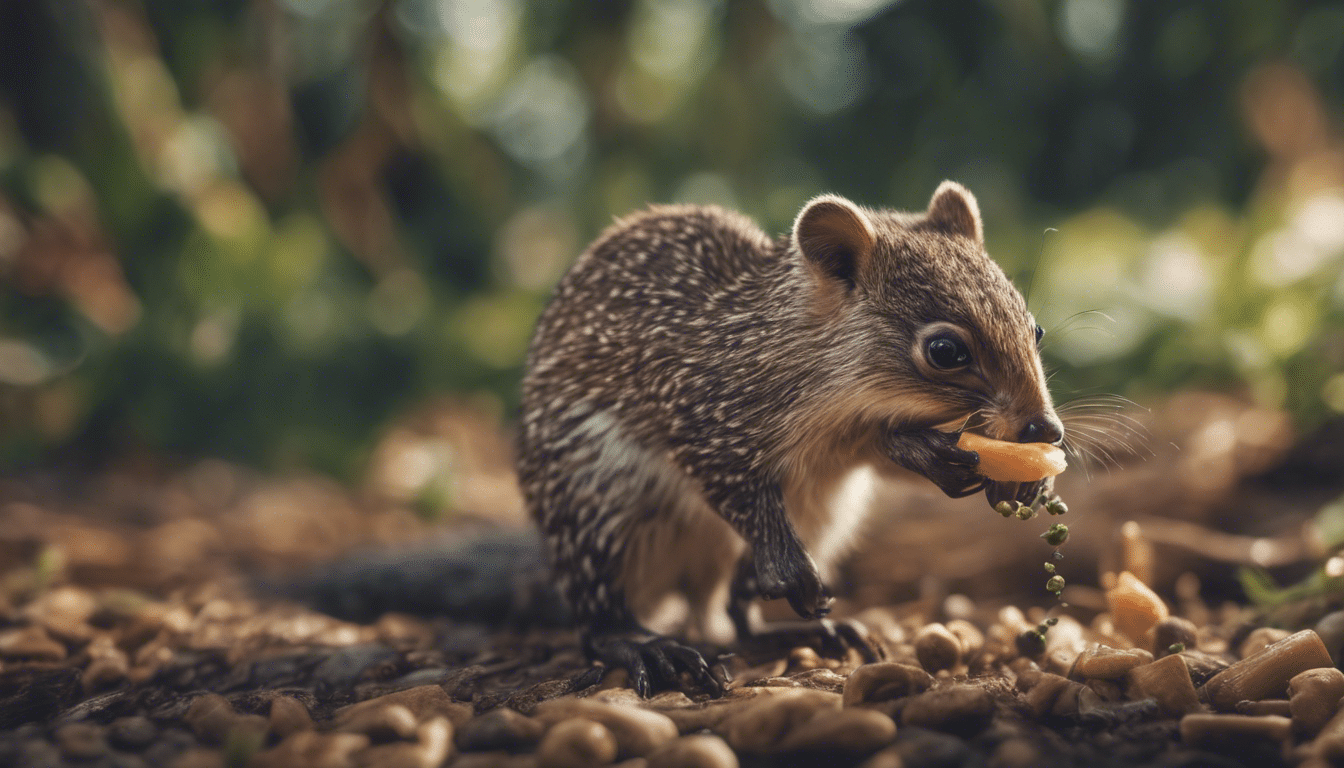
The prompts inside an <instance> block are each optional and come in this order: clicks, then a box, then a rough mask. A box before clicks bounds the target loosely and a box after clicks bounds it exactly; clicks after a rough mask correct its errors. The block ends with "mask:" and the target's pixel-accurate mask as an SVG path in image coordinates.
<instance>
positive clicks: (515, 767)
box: [249, 752, 540, 768]
mask: <svg viewBox="0 0 1344 768" xmlns="http://www.w3.org/2000/svg"><path fill="white" fill-rule="evenodd" d="M539 766H540V763H539V762H538V761H537V756H536V755H532V754H528V755H511V754H509V753H508V752H474V753H472V754H469V755H458V756H457V759H455V760H453V763H452V768H539ZM249 768H250V767H249Z"/></svg>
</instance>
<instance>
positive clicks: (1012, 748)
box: [989, 738, 1043, 768]
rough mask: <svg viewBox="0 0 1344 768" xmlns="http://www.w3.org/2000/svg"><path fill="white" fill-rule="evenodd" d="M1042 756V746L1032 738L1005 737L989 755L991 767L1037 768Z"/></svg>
mask: <svg viewBox="0 0 1344 768" xmlns="http://www.w3.org/2000/svg"><path fill="white" fill-rule="evenodd" d="M1041 758H1042V755H1041V750H1040V748H1039V747H1037V746H1036V745H1035V744H1034V743H1032V741H1031V740H1030V739H1024V738H1012V739H1005V740H1004V741H1003V743H1001V744H999V746H998V747H996V748H995V749H994V754H992V755H990V756H989V768H1036V766H1038V765H1041V764H1042V762H1043V760H1042V759H1041Z"/></svg>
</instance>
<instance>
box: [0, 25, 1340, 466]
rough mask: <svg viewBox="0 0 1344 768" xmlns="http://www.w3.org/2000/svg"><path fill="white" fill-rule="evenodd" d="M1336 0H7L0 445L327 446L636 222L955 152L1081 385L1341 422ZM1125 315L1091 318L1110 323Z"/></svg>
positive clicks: (1, 81) (1064, 395)
mask: <svg viewBox="0 0 1344 768" xmlns="http://www.w3.org/2000/svg"><path fill="white" fill-rule="evenodd" d="M1341 96H1344V3H1340V2H1289V1H1285V2H1260V1H1258V0H1226V1H1224V2H1205V1H1203V0H1171V1H1169V2H1160V3H1159V2H1141V1H1138V0H1050V1H1049V2H1046V1H1037V0H954V1H945V0H904V1H903V2H893V1H892V0H742V1H741V2H728V1H727V0H719V1H717V2H715V1H713V0H590V1H586V2H584V1H579V0H548V1H547V2H523V0H208V1H207V0H144V1H143V2H132V1H131V0H88V2H74V1H73V0H28V1H26V2H10V3H0V448H2V449H3V456H4V458H5V459H6V460H7V462H23V461H31V460H34V459H39V458H41V457H43V456H46V455H48V453H49V452H50V451H51V450H52V449H60V448H64V447H72V448H75V449H78V450H81V451H87V452H90V453H93V454H100V453H105V452H107V451H109V450H116V449H120V448H123V447H125V446H127V445H133V446H136V445H138V446H145V447H148V448H151V449H154V450H169V451H174V452H177V451H181V452H190V453H210V454H217V455H225V456H231V457H235V458H242V459H246V460H249V461H253V462H259V463H270V464H274V463H277V462H278V463H281V464H285V463H292V462H301V463H305V464H311V465H316V466H318V467H321V468H325V469H328V470H331V471H335V472H338V473H345V472H348V471H350V470H351V469H353V468H354V467H356V466H357V465H358V462H359V460H360V458H361V457H362V456H363V455H364V454H363V451H364V450H365V449H366V447H367V446H368V444H369V441H370V440H371V438H372V436H373V435H374V434H375V432H376V430H377V429H378V427H379V426H380V425H382V424H385V423H386V422H387V420H388V419H390V418H393V417H395V416H396V415H397V414H399V413H403V412H405V410H406V409H407V408H409V407H411V406H412V405H413V404H414V403H416V402H418V401H420V400H422V399H423V398H424V397H426V396H427V395H429V394H430V393H434V392H443V391H449V392H472V393H480V392H487V393H493V397H494V398H495V401H496V402H497V403H498V404H499V409H500V412H501V413H502V414H506V415H507V414H508V413H509V412H510V411H509V409H510V407H511V404H512V402H513V400H514V398H515V389H516V382H517V379H518V375H519V370H520V365H521V360H522V356H523V353H524V350H525V346H526V342H527V338H528V334H529V332H530V328H531V324H532V321H533V319H534V318H535V316H536V313H537V312H538V311H539V309H540V307H541V305H542V303H543V302H544V300H545V296H546V292H547V290H548V288H549V286H550V285H551V284H552V283H553V282H554V281H555V279H556V278H557V277H558V275H559V274H560V272H561V271H562V270H563V268H564V266H565V265H566V264H567V263H568V262H569V260H570V259H572V258H573V257H574V256H575V255H576V254H577V252H578V251H579V250H580V249H581V248H582V246H583V244H584V243H585V242H586V241H587V240H589V239H590V238H591V237H592V236H594V235H595V234H596V233H597V232H598V231H599V230H600V229H601V228H602V227H603V226H604V225H605V224H606V223H607V222H609V221H610V220H611V217H612V216H614V215H619V214H622V213H625V212H628V211H630V210H632V209H634V208H638V207H641V206H643V205H645V204H646V203H647V202H651V201H668V200H690V201H704V202H720V203H724V204H727V205H731V206H734V207H737V208H740V209H742V210H745V211H747V212H749V213H751V214H752V215H754V216H756V217H757V218H758V220H760V221H761V222H762V224H763V225H764V226H766V227H767V228H768V229H771V230H774V231H782V230H783V229H784V228H786V227H787V226H788V224H789V222H790V221H791V220H792V217H793V216H794V214H795V212H796V210H797V209H798V207H799V205H800V204H801V203H802V202H803V201H804V200H806V199H807V198H808V197H810V196H811V195H813V194H816V193H818V192H821V191H827V190H829V191H836V192H839V193H842V194H845V195H848V196H851V197H853V198H855V199H857V200H860V201H862V202H865V203H868V204H872V205H891V206H895V207H903V208H920V207H922V206H923V205H924V204H925V202H926V200H927V197H928V195H929V194H930V193H931V192H932V190H933V189H934V187H935V186H936V185H937V183H938V182H939V181H940V180H942V179H944V178H955V179H958V180H961V181H962V182H964V183H965V184H967V185H968V186H969V187H970V188H971V189H972V190H973V191H974V192H975V193H976V194H977V196H978V197H979V199H980V203H981V206H982V209H983V212H984V215H985V218H986V230H987V233H988V236H989V246H990V250H991V252H992V253H993V254H994V255H995V256H996V258H998V259H999V261H1000V263H1002V264H1003V265H1004V267H1005V269H1007V271H1008V272H1009V273H1010V274H1011V275H1014V276H1015V277H1016V278H1017V279H1018V280H1019V284H1020V285H1021V286H1022V287H1023V289H1024V290H1028V291H1029V292H1030V293H1029V299H1030V303H1031V306H1032V308H1033V310H1034V311H1035V312H1036V314H1037V315H1038V317H1039V318H1040V320H1041V322H1042V325H1044V326H1045V327H1046V328H1047V331H1048V332H1049V335H1048V337H1047V339H1048V341H1049V345H1048V346H1047V354H1048V356H1049V358H1050V363H1051V364H1052V365H1053V366H1055V367H1057V368H1058V369H1059V373H1058V374H1057V375H1056V377H1055V379H1054V383H1055V387H1056V391H1057V394H1058V396H1059V399H1061V400H1068V399H1069V398H1070V397H1073V396H1075V395H1077V394H1080V393H1090V392H1101V391H1105V392H1114V393H1120V394H1125V395H1128V396H1131V397H1135V398H1136V399H1143V398H1145V397H1149V396H1152V395H1153V394H1155V393H1160V392H1163V391H1167V390H1170V389H1172V388H1176V387H1181V386H1192V385H1199V386H1218V387H1223V388H1231V389H1241V390H1244V391H1246V392H1248V393H1249V394H1250V395H1251V396H1253V397H1254V398H1256V399H1257V400H1259V401H1260V402H1262V403H1263V404H1265V405H1267V406H1271V407H1286V408H1288V409H1289V410H1290V411H1291V412H1292V413H1293V414H1294V415H1295V416H1296V417H1297V418H1298V419H1299V420H1300V421H1301V422H1302V423H1304V424H1311V423H1314V422H1316V421H1318V420H1320V419H1322V418H1325V417H1327V416H1329V415H1330V414H1337V413H1341V412H1344V375H1341V374H1340V371H1341V370H1344V280H1341V278H1340V273H1341V269H1340V266H1341V260H1342V259H1344V145H1342V144H1341V143H1340V136H1339V134H1340V131H1339V128H1340V117H1341V115H1340V113H1339V104H1341V103H1344V102H1342V101H1341ZM1099 313H1101V314H1099Z"/></svg>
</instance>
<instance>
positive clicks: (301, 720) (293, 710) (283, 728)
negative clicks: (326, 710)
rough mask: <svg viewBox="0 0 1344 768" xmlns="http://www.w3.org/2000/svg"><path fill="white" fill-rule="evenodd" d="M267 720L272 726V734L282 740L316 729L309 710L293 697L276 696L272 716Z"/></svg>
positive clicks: (272, 700) (273, 700) (272, 703)
mask: <svg viewBox="0 0 1344 768" xmlns="http://www.w3.org/2000/svg"><path fill="white" fill-rule="evenodd" d="M267 719H268V720H269V721H270V724H271V733H274V734H275V735H276V736H279V737H280V738H282V739H283V738H285V737H286V736H289V735H290V734H294V733H298V732H299V731H311V730H313V728H314V727H315V725H314V724H313V716H312V715H310V714H309V713H308V708H307V707H305V706H304V705H303V702H301V701H299V700H298V699H296V698H294V697H293V696H276V697H275V698H273V699H271V714H270V717H269V718H267Z"/></svg>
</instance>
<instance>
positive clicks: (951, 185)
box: [921, 181, 985, 245]
mask: <svg viewBox="0 0 1344 768" xmlns="http://www.w3.org/2000/svg"><path fill="white" fill-rule="evenodd" d="M921 226H923V227H925V228H927V229H932V230H934V231H935V232H942V233H943V234H945V235H960V236H962V237H968V238H970V239H971V240H972V241H973V242H975V243H977V244H979V245H984V244H985V231H984V226H983V225H982V224H981V223H980V205H979V204H978V203H976V202H975V195H972V194H971V191H970V190H968V189H966V188H965V187H963V186H961V185H960V184H958V183H957V182H955V181H944V182H943V183H942V184H939V185H938V189H937V191H935V192H934V193H933V198H932V199H931V200H929V212H928V214H926V216H925V219H924V221H923V222H921Z"/></svg>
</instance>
